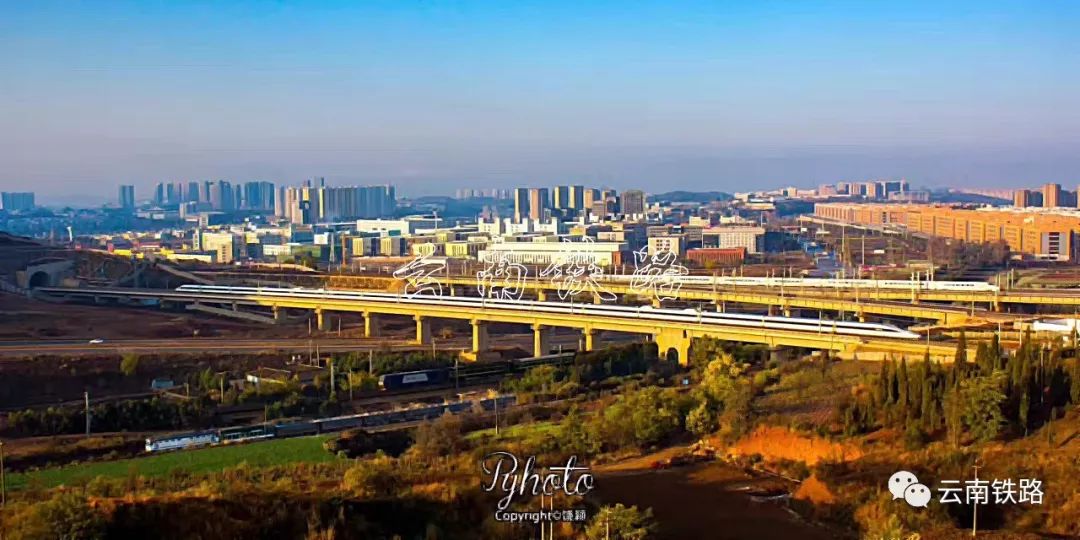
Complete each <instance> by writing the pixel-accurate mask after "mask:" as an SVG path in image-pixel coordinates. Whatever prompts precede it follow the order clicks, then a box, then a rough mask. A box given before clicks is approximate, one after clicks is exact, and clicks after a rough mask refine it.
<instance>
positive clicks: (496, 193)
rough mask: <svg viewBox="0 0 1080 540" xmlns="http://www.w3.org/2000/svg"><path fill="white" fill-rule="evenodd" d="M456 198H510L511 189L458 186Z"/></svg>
mask: <svg viewBox="0 0 1080 540" xmlns="http://www.w3.org/2000/svg"><path fill="white" fill-rule="evenodd" d="M455 198H458V199H482V198H486V199H509V198H510V189H508V188H490V189H472V188H458V190H457V193H455Z"/></svg>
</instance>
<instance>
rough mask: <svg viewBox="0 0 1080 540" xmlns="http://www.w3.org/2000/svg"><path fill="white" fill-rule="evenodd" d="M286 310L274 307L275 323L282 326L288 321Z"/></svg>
mask: <svg viewBox="0 0 1080 540" xmlns="http://www.w3.org/2000/svg"><path fill="white" fill-rule="evenodd" d="M287 318H288V316H287V313H286V309H285V308H283V307H278V306H274V322H275V323H277V324H281V323H283V322H285V319H287Z"/></svg>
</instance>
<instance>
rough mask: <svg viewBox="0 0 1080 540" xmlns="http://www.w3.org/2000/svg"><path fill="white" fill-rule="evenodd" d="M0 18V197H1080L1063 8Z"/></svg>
mask: <svg viewBox="0 0 1080 540" xmlns="http://www.w3.org/2000/svg"><path fill="white" fill-rule="evenodd" d="M2 11H3V17H0V36H2V37H0V43H2V44H3V46H4V49H5V50H9V51H15V52H16V54H11V55H6V57H5V59H3V60H0V67H3V68H4V69H3V70H0V73H2V74H0V81H2V82H3V84H0V88H3V90H0V92H2V94H3V96H4V99H3V100H0V118H4V120H5V122H4V123H5V125H6V126H8V127H9V129H8V130H5V131H4V133H3V134H0V161H3V162H4V163H5V165H6V166H5V167H4V168H3V170H0V189H4V190H12V191H14V190H23V189H28V188H29V186H33V188H34V190H35V191H36V192H38V194H39V198H40V199H41V201H42V203H44V204H50V203H53V202H55V201H58V200H60V199H64V198H79V197H92V196H93V195H94V194H95V193H98V192H109V193H114V192H115V190H114V187H113V186H116V185H119V184H135V185H136V189H137V190H138V191H145V190H146V189H148V186H150V185H152V184H153V183H154V182H156V181H161V180H165V179H171V178H177V179H192V180H195V179H200V180H201V179H218V178H228V179H231V180H233V181H237V182H244V181H250V180H269V181H274V182H280V183H284V182H293V181H296V180H298V179H302V178H307V177H310V176H312V175H320V176H325V177H327V178H329V179H332V181H333V182H334V183H336V184H373V183H393V184H395V185H397V186H399V187H400V189H401V191H402V193H403V194H407V195H416V194H423V193H433V194H441V195H452V194H453V189H454V187H456V186H458V185H474V186H476V187H508V186H513V185H525V184H544V185H548V184H557V183H565V182H572V183H583V184H591V185H610V186H611V187H612V188H615V189H620V190H621V189H629V188H634V187H648V186H651V185H658V184H662V185H664V186H666V187H668V188H670V189H686V190H698V191H705V190H719V191H737V190H738V189H739V185H740V184H745V183H746V182H755V183H763V182H769V183H775V184H777V185H796V186H800V187H811V186H813V185H817V184H819V183H822V182H834V181H839V180H857V179H864V178H874V177H906V178H908V179H909V180H910V181H912V182H913V183H915V184H919V185H927V186H943V185H949V186H952V187H975V186H979V187H1020V186H1022V185H1027V184H1035V185H1038V184H1042V183H1045V182H1058V183H1061V184H1063V185H1074V184H1076V183H1077V182H1078V180H1080V179H1078V178H1077V177H1076V176H1075V173H1074V172H1073V171H1075V170H1077V168H1078V165H1080V157H1078V156H1077V155H1076V153H1075V152H1074V151H1073V149H1074V148H1075V145H1076V142H1077V141H1078V140H1080V117H1078V116H1077V115H1076V112H1075V111H1077V110H1080V107H1077V106H1076V100H1077V97H1076V96H1078V95H1080V93H1078V92H1077V89H1078V88H1080V75H1077V71H1076V70H1075V69H1069V67H1070V65H1072V64H1073V62H1074V60H1075V58H1076V53H1077V50H1078V40H1077V38H1075V37H1074V36H1073V35H1072V29H1074V28H1075V27H1076V26H1077V25H1076V23H1077V21H1078V19H1080V8H1078V7H1077V6H1076V5H1072V4H1056V5H1050V4H1036V5H1029V4H1023V3H1013V2H1004V1H999V2H981V3H978V4H976V3H958V4H951V5H949V6H939V5H936V4H932V3H921V2H920V3H908V4H905V5H903V6H881V5H861V4H848V3H843V2H820V3H815V4H814V5H807V6H804V7H802V8H801V9H798V10H790V9H781V8H780V6H778V5H774V4H772V3H756V4H754V5H752V6H746V5H740V4H734V3H721V4H694V3H683V4H680V5H672V6H660V5H646V4H635V5H632V6H622V5H614V4H605V3H601V4H596V5H591V6H588V7H581V6H573V5H569V4H560V3H554V4H546V5H544V6H542V7H541V6H502V5H498V4H493V3H461V4H452V5H415V6H408V5H400V4H368V5H365V6H363V7H357V6H349V5H338V4H329V5H319V6H314V5H309V4H297V5H265V4H259V3H238V4H233V5H231V6H230V7H229V8H228V9H221V8H220V7H218V6H200V5H197V4H187V3H178V4H170V5H165V6H155V7H147V6H144V5H141V4H137V3H115V4H105V5H99V6H94V7H93V8H90V7H89V6H86V7H78V6H71V5H67V4H48V3H34V4H12V5H8V6H6V7H4V8H2ZM316 30H317V31H316ZM102 183H105V184H107V185H108V186H109V189H102V186H101V184H102ZM105 198H108V196H106V197H104V198H99V199H98V200H97V201H96V202H103V200H104V199H105Z"/></svg>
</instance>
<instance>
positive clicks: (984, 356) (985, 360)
mask: <svg viewBox="0 0 1080 540" xmlns="http://www.w3.org/2000/svg"><path fill="white" fill-rule="evenodd" d="M975 365H977V366H978V367H979V373H982V374H984V375H988V374H989V373H990V372H991V371H993V369H994V363H993V359H992V358H990V348H989V347H987V346H986V342H984V341H980V342H979V345H978V346H977V347H975Z"/></svg>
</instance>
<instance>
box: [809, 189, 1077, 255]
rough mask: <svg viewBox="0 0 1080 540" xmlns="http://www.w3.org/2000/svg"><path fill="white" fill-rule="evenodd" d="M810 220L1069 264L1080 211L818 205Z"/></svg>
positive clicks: (842, 204)
mask: <svg viewBox="0 0 1080 540" xmlns="http://www.w3.org/2000/svg"><path fill="white" fill-rule="evenodd" d="M814 215H815V216H818V217H822V218H827V219H833V220H837V221H843V222H847V223H858V224H862V225H884V224H895V225H902V226H904V227H906V228H907V230H909V231H911V232H914V233H923V234H927V235H931V236H940V237H943V238H953V239H957V240H963V241H966V242H997V241H1004V242H1005V243H1006V244H1007V245H1008V246H1009V249H1010V250H1012V251H1014V252H1017V253H1022V254H1025V255H1028V256H1031V257H1035V258H1040V259H1048V260H1060V261H1072V260H1077V259H1078V256H1080V249H1078V247H1080V246H1078V235H1080V212H1077V211H1074V210H1066V209H1052V208H1046V209H1043V208H1024V209H1020V208H992V207H987V208H978V209H968V208H956V207H952V206H944V205H925V204H855V203H818V204H816V205H814Z"/></svg>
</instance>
